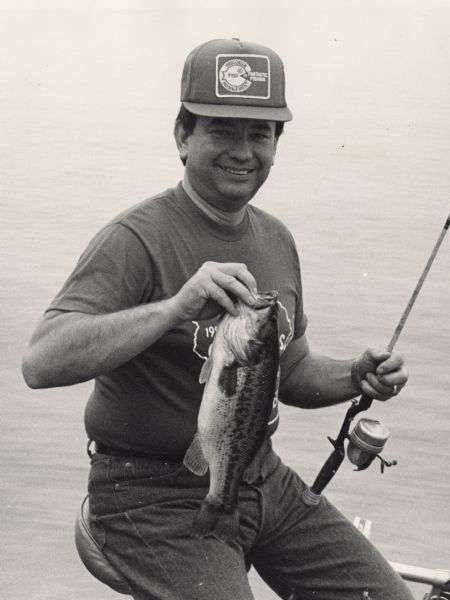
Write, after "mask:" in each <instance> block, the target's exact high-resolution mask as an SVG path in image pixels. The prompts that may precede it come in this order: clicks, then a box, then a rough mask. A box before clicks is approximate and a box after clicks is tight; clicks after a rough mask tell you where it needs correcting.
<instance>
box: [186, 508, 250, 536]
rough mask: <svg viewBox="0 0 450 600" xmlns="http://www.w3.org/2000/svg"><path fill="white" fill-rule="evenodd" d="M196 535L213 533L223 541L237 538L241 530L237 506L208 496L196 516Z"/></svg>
mask: <svg viewBox="0 0 450 600" xmlns="http://www.w3.org/2000/svg"><path fill="white" fill-rule="evenodd" d="M194 530H195V536H196V537H199V538H202V537H206V536H207V535H213V536H214V537H216V538H218V539H219V540H222V541H229V540H231V539H234V538H236V536H237V534H238V531H239V512H238V508H237V506H226V505H225V504H224V503H223V502H221V501H220V500H215V499H211V498H208V497H207V498H206V499H205V500H204V501H203V502H202V504H201V506H200V510H199V512H198V513H197V515H196V516H195V518H194Z"/></svg>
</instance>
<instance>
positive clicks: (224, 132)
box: [211, 129, 231, 137]
mask: <svg viewBox="0 0 450 600" xmlns="http://www.w3.org/2000/svg"><path fill="white" fill-rule="evenodd" d="M211 133H212V134H213V135H216V136H217V137H230V136H231V132H230V131H229V130H228V129H213V130H212V131H211Z"/></svg>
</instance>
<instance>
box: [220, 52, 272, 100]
mask: <svg viewBox="0 0 450 600" xmlns="http://www.w3.org/2000/svg"><path fill="white" fill-rule="evenodd" d="M216 96H217V97H218V98H230V97H234V98H260V99H263V100H267V99H268V98H270V61H269V57H268V56H263V55H260V54H218V55H217V56H216Z"/></svg>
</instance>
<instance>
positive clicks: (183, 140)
mask: <svg viewBox="0 0 450 600" xmlns="http://www.w3.org/2000/svg"><path fill="white" fill-rule="evenodd" d="M173 134H174V136H175V142H176V144H177V148H178V153H179V155H180V158H181V160H182V162H183V164H184V163H185V162H186V159H187V155H188V146H189V132H188V131H186V129H185V128H184V126H183V124H182V123H181V121H176V122H175V128H174V130H173Z"/></svg>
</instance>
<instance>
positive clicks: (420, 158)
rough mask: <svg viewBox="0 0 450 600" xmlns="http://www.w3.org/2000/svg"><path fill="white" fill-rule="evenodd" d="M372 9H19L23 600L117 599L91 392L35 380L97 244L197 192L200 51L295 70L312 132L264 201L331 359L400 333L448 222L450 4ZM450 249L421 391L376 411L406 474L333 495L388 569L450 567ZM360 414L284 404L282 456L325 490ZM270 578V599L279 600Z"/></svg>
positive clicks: (424, 320) (5, 78)
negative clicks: (42, 348) (103, 235)
mask: <svg viewBox="0 0 450 600" xmlns="http://www.w3.org/2000/svg"><path fill="white" fill-rule="evenodd" d="M138 4H139V3H138V2H136V3H133V6H138ZM363 5H364V6H363V7H362V8H361V3H355V2H350V1H349V2H342V3H341V4H339V5H338V4H337V3H334V4H330V3H325V2H324V3H316V4H314V5H312V4H308V3H305V2H300V3H298V7H297V8H292V7H289V6H288V5H287V4H286V5H285V4H284V3H277V7H276V9H275V7H274V6H271V5H269V4H268V3H262V4H261V3H259V4H258V8H257V9H256V4H251V3H247V4H245V6H242V3H239V5H237V4H235V3H231V4H229V6H228V8H227V9H220V8H219V7H216V8H211V4H209V5H208V7H205V6H202V3H200V2H197V3H193V4H192V6H190V8H189V10H187V9H186V8H185V7H183V5H182V4H181V3H175V4H174V6H173V10H170V11H169V10H168V9H167V8H163V5H162V4H161V5H159V4H158V3H153V4H152V7H153V8H152V9H151V10H147V11H141V12H133V11H131V10H128V11H125V12H123V11H122V12H119V11H112V10H109V11H106V10H98V11H94V10H90V11H86V10H80V11H60V12H54V11H53V12H52V11H34V12H33V11H17V12H14V11H5V10H2V11H1V12H0V17H1V18H0V44H1V47H0V52H1V56H2V59H3V60H2V63H3V64H2V70H1V73H0V90H1V92H0V94H1V95H0V105H1V111H0V125H1V130H2V135H1V136H0V149H1V150H0V152H1V154H0V157H1V158H0V160H1V166H2V177H1V182H0V185H1V202H2V213H1V214H2V218H3V227H2V236H1V240H0V250H1V253H0V267H1V269H0V278H1V287H0V303H1V318H2V323H1V329H0V331H1V333H0V336H1V346H2V352H1V357H0V361H1V373H2V378H1V382H0V390H1V400H2V417H1V429H2V433H1V438H0V448H1V457H2V460H1V463H2V483H3V485H2V495H1V499H2V511H3V519H2V524H1V532H2V533H1V535H2V540H3V544H2V549H1V557H0V563H1V565H2V573H1V575H0V577H1V583H2V597H3V598H5V599H7V600H18V599H21V598H29V599H31V600H53V599H55V600H56V599H57V598H58V599H59V598H65V599H66V600H72V599H73V600H75V598H77V599H78V598H83V597H84V598H96V600H103V599H105V600H106V599H107V598H112V597H114V593H113V592H110V591H109V590H108V589H107V588H106V587H105V586H103V585H102V584H100V583H98V582H96V581H95V580H94V579H93V578H92V577H91V576H90V575H89V574H88V573H87V572H86V571H85V570H84V567H83V566H82V565H81V563H80V562H79V559H78V558H77V556H76V553H75V548H74V544H73V540H72V526H73V520H74V515H75V513H76V510H77V509H78V506H79V504H80V501H81V498H82V497H83V494H84V490H85V485H86V484H85V480H86V474H87V460H86V456H85V434H84V430H83V426H82V416H83V408H84V402H85V399H86V397H87V395H88V392H89V389H90V384H89V383H88V384H83V385H79V386H74V387H70V388H64V389H63V388H60V389H55V390H43V391H31V390H28V389H27V388H26V386H25V384H24V383H23V381H22V379H21V375H20V369H19V366H20V360H21V356H22V354H23V350H24V347H25V345H26V343H27V340H28V338H29V335H30V333H31V331H32V329H33V327H34V326H35V324H36V322H37V321H38V319H39V317H40V314H41V313H42V311H43V310H44V309H45V307H46V306H47V304H48V302H49V301H50V299H51V298H52V297H53V295H54V294H55V293H56V291H57V290H58V288H59V287H60V285H61V283H62V282H63V280H64V278H65V276H66V275H67V273H68V272H69V270H70V269H71V268H72V266H73V264H74V262H75V260H76V259H77V257H78V256H79V254H80V253H81V251H82V250H83V248H84V246H85V244H86V243H87V241H88V240H89V238H90V237H91V236H92V235H93V234H94V233H95V231H96V230H97V229H98V228H99V227H100V226H101V225H102V224H103V223H104V222H105V221H106V220H109V218H110V217H111V216H112V215H114V214H115V213H117V212H118V211H120V210H121V209H123V208H125V207H126V206H128V205H130V204H132V203H134V202H137V201H139V200H141V199H142V198H144V197H147V196H149V195H151V194H153V193H157V192H159V191H160V190H161V189H163V188H165V187H167V186H170V185H172V184H174V183H175V182H176V181H178V180H179V178H180V177H181V175H182V167H181V163H179V161H178V159H177V157H176V149H175V145H174V142H173V140H172V138H171V134H170V132H171V129H172V124H173V119H174V116H175V114H176V111H177V107H178V102H177V98H178V86H179V73H180V70H181V67H182V63H183V60H184V56H185V55H186V54H187V52H188V51H189V50H190V49H191V48H192V47H193V46H195V45H196V44H198V43H201V42H202V41H204V40H205V39H208V38H214V37H222V36H226V37H230V36H232V35H238V34H239V35H242V37H243V38H247V39H256V40H260V41H262V42H264V43H267V44H268V45H271V46H273V47H274V48H276V49H278V51H279V52H280V54H281V55H282V56H283V57H284V59H285V64H286V70H287V74H288V101H289V104H290V107H291V109H292V111H293V112H294V115H295V120H294V121H293V122H292V123H291V124H289V125H288V126H287V128H286V134H285V135H284V136H283V138H282V139H281V140H280V145H279V149H278V154H277V161H276V165H275V167H274V169H273V172H272V174H271V177H270V179H269V181H268V182H267V184H266V186H265V187H264V189H263V190H261V193H260V194H259V196H258V199H257V200H255V201H256V202H257V203H258V205H259V206H261V207H262V208H265V209H266V210H269V211H270V212H273V213H274V214H276V215H277V216H279V217H280V218H281V219H282V220H284V221H285V222H286V223H287V224H288V226H289V227H290V228H291V230H292V232H293V234H294V237H295V239H296V242H297V244H298V247H299V251H300V254H301V259H302V268H303V279H304V288H305V305H306V311H307V313H308V316H309V320H310V324H309V330H308V338H309V341H310V344H311V346H312V348H313V349H314V350H316V351H318V352H322V353H324V354H329V355H331V356H335V357H351V356H355V355H357V354H358V353H359V352H361V351H362V349H363V348H364V347H365V346H366V345H368V344H373V343H375V344H381V345H385V344H386V343H387V342H388V340H389V339H390V337H391V335H392V332H393V330H394V328H395V325H396V323H397V321H398V319H399V317H400V314H401V312H402V310H403V308H404V306H405V305H406V302H407V301H408V298H409V295H410V293H411V292H412V289H413V287H414V285H415V283H416V281H417V280H418V277H419V275H420V273H421V271H422V268H423V267H424V265H425V262H426V260H427V258H428V256H429V254H430V252H431V249H432V247H433V245H434V243H435V240H436V239H437V237H438V235H439V232H440V230H441V227H442V226H443V224H444V221H445V219H446V217H447V215H448V211H449V201H448V198H449V191H450V190H449V187H450V185H449V176H448V156H449V153H450V116H449V112H448V106H449V101H450V85H449V84H450V73H449V70H448V64H447V58H446V57H447V56H448V52H449V45H450V42H449V38H448V30H449V25H450V9H449V8H448V6H445V4H441V3H439V2H425V0H424V1H423V2H420V1H416V2H409V3H403V2H397V3H389V4H384V3H382V2H378V3H372V2H369V1H367V2H364V3H363ZM125 6H128V7H130V4H128V5H125ZM237 18H238V20H237V21H236V19H237ZM274 22H277V23H278V28H277V31H274V27H273V23H274ZM175 31H176V32H177V36H176V39H174V35H173V33H174V32H175ZM449 243H450V241H449V240H445V241H444V244H443V246H442V248H441V251H440V253H439V255H438V257H437V259H436V262H435V264H434V266H433V269H432V271H431V273H430V276H429V278H428V280H427V282H426V284H425V286H424V288H423V291H422V293H421V295H420V297H419V299H418V301H417V304H416V306H415V308H414V310H413V313H412V314H411V317H410V320H409V321H408V324H407V326H406V328H405V330H404V332H403V334H402V336H401V338H400V341H399V348H400V349H401V350H402V352H403V353H404V354H405V356H406V358H407V360H408V365H409V368H410V370H411V381H410V383H409V385H408V386H407V387H406V388H405V390H404V391H403V392H402V394H401V395H400V396H399V397H398V398H397V399H395V400H393V401H392V402H389V403H387V404H381V403H375V405H374V406H373V408H372V409H371V415H372V416H373V417H377V418H380V419H381V420H382V421H383V422H384V423H385V424H386V425H387V426H388V427H389V429H390V431H391V439H390V440H389V442H388V446H387V449H386V455H387V456H388V457H395V458H396V459H397V460H398V463H399V464H398V466H397V467H395V468H393V469H391V470H389V471H388V472H386V473H385V474H384V475H382V476H381V475H380V474H379V472H377V469H376V467H372V468H371V469H369V470H368V471H366V472H363V473H354V472H353V471H352V469H351V466H350V465H349V464H345V465H344V466H343V467H342V470H341V471H340V472H339V474H338V475H337V476H336V479H335V480H334V481H333V482H332V483H331V484H330V487H329V492H328V495H329V497H330V498H331V499H332V500H333V501H334V502H335V503H336V504H337V505H338V506H339V507H340V508H341V509H342V511H343V512H344V513H345V514H347V515H348V516H349V517H350V518H353V516H354V515H356V514H357V515H361V516H363V517H367V518H370V519H371V520H372V521H373V536H372V538H373V540H374V542H375V543H376V545H377V546H378V547H379V548H380V549H381V550H382V551H383V552H384V553H385V555H386V556H387V557H388V558H389V559H391V560H395V561H397V562H406V563H411V564H417V565H422V566H427V567H432V568H438V567H439V568H446V569H448V568H450V553H449V543H448V540H449V539H450V508H449V506H450V502H449V500H450V482H449V478H448V472H449V454H450V420H449V418H448V415H449V409H448V390H449V387H450V371H449V368H448V356H449V351H450V329H449V298H450V285H449V276H448V273H449V271H450V251H449V248H450V246H449ZM344 411H345V407H344V406H340V407H334V408H332V409H326V410H319V411H312V412H311V411H309V412H308V411H302V410H298V409H292V408H288V407H283V410H282V420H281V427H280V430H279V431H278V432H277V434H276V438H275V445H276V448H277V449H278V451H279V452H280V454H281V455H282V456H283V458H284V459H285V460H286V461H288V462H290V463H291V464H292V465H293V466H294V467H295V468H297V469H298V470H299V472H301V473H302V475H303V476H304V477H305V478H306V480H308V481H312V480H313V479H314V477H315V475H316V473H317V471H318V469H319V468H320V466H321V465H322V463H323V461H324V460H325V458H326V456H327V455H328V453H329V450H330V448H329V444H328V442H327V440H326V436H327V435H334V434H335V433H336V432H337V429H338V427H339V425H340V421H341V419H342V416H343V414H344ZM252 581H253V584H254V588H255V594H256V596H257V597H258V598H260V599H262V600H269V599H270V600H271V599H272V598H273V594H272V593H271V592H270V591H269V590H267V588H266V587H265V586H264V585H263V584H262V582H260V581H259V580H258V579H257V577H256V576H254V575H252ZM416 593H417V598H420V597H421V594H420V591H419V588H417V589H416Z"/></svg>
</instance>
